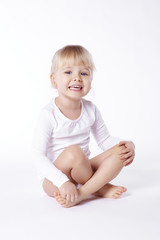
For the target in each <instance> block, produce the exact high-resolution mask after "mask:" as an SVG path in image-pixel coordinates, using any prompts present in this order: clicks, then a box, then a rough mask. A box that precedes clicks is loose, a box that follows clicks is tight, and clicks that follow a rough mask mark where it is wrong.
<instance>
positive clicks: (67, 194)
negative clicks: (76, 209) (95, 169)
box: [59, 181, 78, 202]
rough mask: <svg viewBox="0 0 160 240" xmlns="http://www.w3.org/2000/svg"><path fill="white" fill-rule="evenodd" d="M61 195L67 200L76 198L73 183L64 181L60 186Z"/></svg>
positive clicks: (76, 192)
mask: <svg viewBox="0 0 160 240" xmlns="http://www.w3.org/2000/svg"><path fill="white" fill-rule="evenodd" d="M59 190H60V193H61V196H62V197H63V198H64V199H66V200H67V201H68V202H74V201H76V200H77V199H78V191H77V188H76V186H75V185H74V183H72V182H71V181H67V182H65V183H64V184H63V185H62V186H61V187H60V188H59Z"/></svg>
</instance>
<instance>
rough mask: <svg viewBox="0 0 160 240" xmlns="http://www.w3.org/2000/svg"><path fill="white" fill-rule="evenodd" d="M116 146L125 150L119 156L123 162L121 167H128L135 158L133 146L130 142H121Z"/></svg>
mask: <svg viewBox="0 0 160 240" xmlns="http://www.w3.org/2000/svg"><path fill="white" fill-rule="evenodd" d="M118 145H119V146H124V147H125V149H123V150H122V151H121V152H120V153H119V154H120V159H121V160H122V161H124V162H123V165H124V166H128V165H129V164H131V163H132V162H133V159H134V157H135V145H134V143H133V142H131V141H121V142H120V143H119V144H118Z"/></svg>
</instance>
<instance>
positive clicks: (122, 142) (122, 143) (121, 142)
mask: <svg viewBox="0 0 160 240" xmlns="http://www.w3.org/2000/svg"><path fill="white" fill-rule="evenodd" d="M126 143H127V141H120V142H119V143H118V145H119V146H122V145H125V144H126Z"/></svg>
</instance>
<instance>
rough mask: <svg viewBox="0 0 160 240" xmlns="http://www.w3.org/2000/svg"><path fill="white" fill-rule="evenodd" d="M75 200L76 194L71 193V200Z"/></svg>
mask: <svg viewBox="0 0 160 240" xmlns="http://www.w3.org/2000/svg"><path fill="white" fill-rule="evenodd" d="M74 200H75V195H74V194H72V195H71V202H74Z"/></svg>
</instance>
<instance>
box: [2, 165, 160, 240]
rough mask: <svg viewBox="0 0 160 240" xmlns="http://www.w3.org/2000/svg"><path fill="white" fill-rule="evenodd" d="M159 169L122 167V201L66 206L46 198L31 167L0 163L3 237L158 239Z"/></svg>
mask: <svg viewBox="0 0 160 240" xmlns="http://www.w3.org/2000/svg"><path fill="white" fill-rule="evenodd" d="M159 175H160V168H159V167H157V166H154V168H152V169H149V168H146V169H144V168H138V167H136V164H135V165H133V166H131V167H128V168H127V170H125V169H124V170H123V172H122V173H121V174H120V176H119V177H118V178H117V179H116V180H115V181H114V183H119V184H121V185H124V186H126V187H127V188H128V192H127V193H125V194H124V195H123V197H121V198H120V199H118V200H111V199H100V198H97V199H95V200H92V201H86V202H84V203H83V204H80V205H78V206H75V207H73V208H69V209H65V208H62V207H61V206H59V205H58V204H57V203H56V201H55V200H54V199H52V198H49V197H48V196H46V195H45V194H44V193H43V191H42V189H41V186H40V184H39V182H38V181H37V179H36V176H35V170H34V168H33V167H32V166H30V165H25V164H23V165H20V164H15V165H11V164H10V165H0V192H1V197H0V203H1V204H0V228H1V229H0V239H2V240H10V239H16V240H22V239H23V240H42V239H47V240H48V239H70V240H72V239H75V240H79V239H96V240H97V239H109V240H116V239H123V240H128V239H129V240H132V239H134V240H143V239H144V240H151V239H154V240H158V239H160V182H159Z"/></svg>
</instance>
